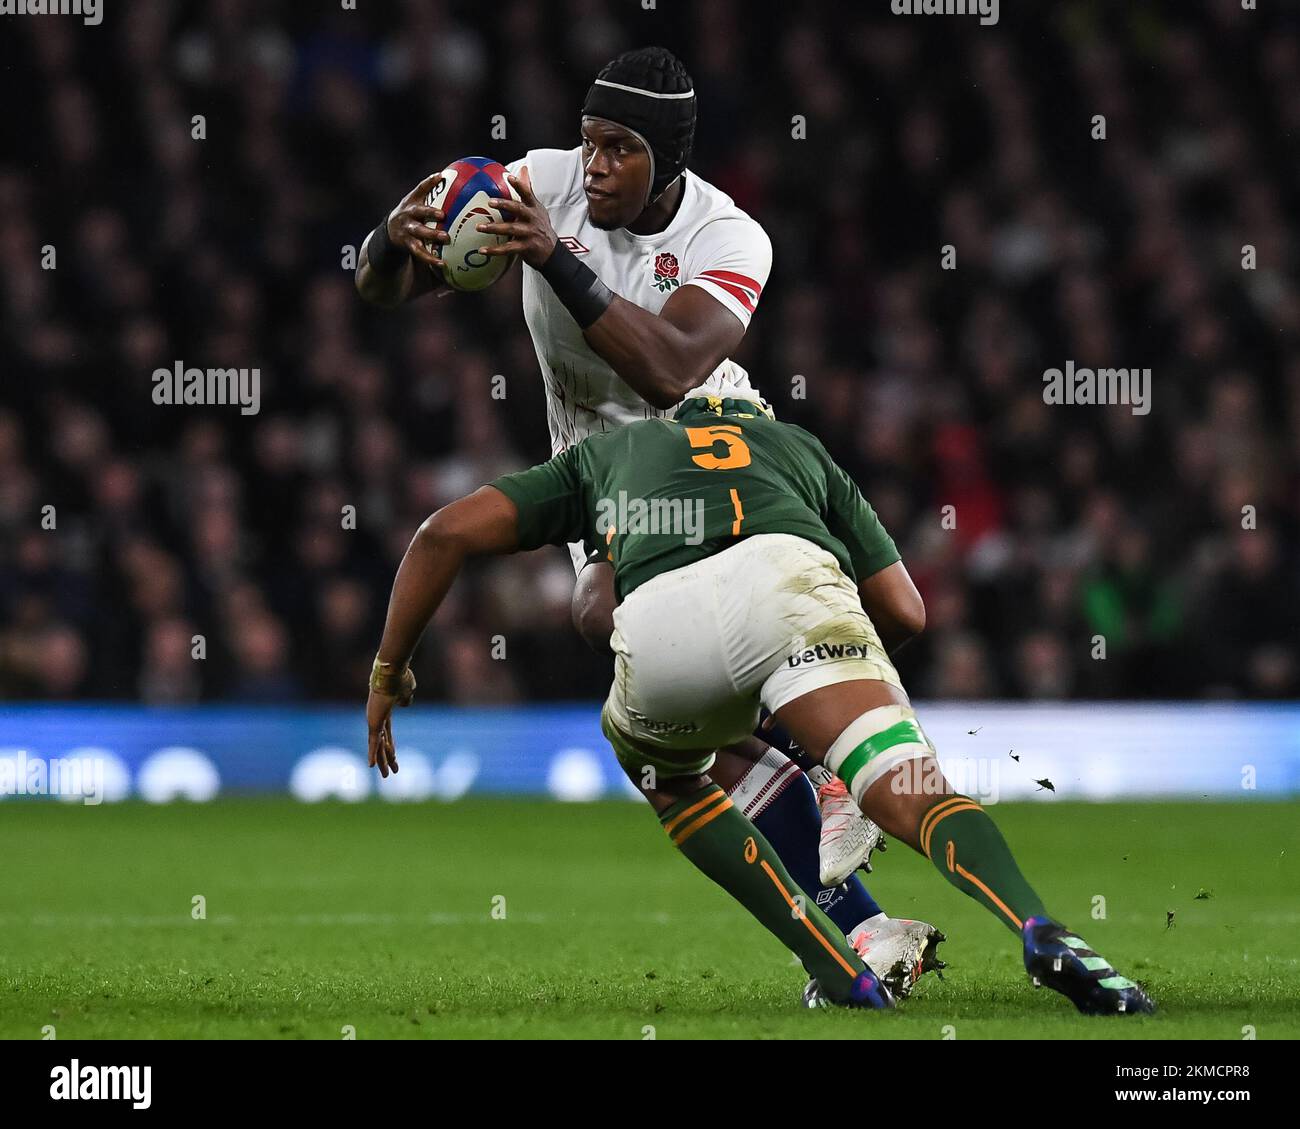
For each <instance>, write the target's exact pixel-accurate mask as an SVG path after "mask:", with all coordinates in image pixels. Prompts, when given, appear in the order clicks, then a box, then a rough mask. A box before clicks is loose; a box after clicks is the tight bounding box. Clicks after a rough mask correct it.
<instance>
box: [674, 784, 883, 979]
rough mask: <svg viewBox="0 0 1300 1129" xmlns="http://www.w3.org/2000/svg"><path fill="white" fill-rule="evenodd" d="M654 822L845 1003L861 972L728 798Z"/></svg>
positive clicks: (714, 795)
mask: <svg viewBox="0 0 1300 1129" xmlns="http://www.w3.org/2000/svg"><path fill="white" fill-rule="evenodd" d="M659 822H660V823H662V824H663V828H664V830H665V831H666V832H667V833H668V837H669V838H670V839H672V841H673V844H674V845H675V846H677V847H679V848H680V849H681V852H682V854H684V855H685V856H686V857H687V858H688V859H690V860H691V862H692V863H694V864H695V866H696V867H697V868H698V869H700V870H702V871H703V872H704V873H705V874H707V875H708V876H709V877H710V878H712V879H713V881H714V882H716V883H717V884H718V885H719V886H721V887H722V888H723V889H724V890H726V891H727V893H728V894H730V895H731V896H732V897H733V898H735V899H736V901H738V902H739V903H740V904H741V905H743V906H744V907H745V908H746V909H747V910H749V912H750V913H751V914H753V915H754V916H755V917H756V918H757V919H758V920H759V921H760V922H761V923H762V924H763V925H764V926H766V927H767V929H768V930H769V931H770V932H772V933H773V934H775V936H776V937H777V938H778V939H779V940H780V941H781V943H782V944H783V945H785V947H786V948H788V949H791V950H793V951H794V952H795V953H796V954H797V955H798V956H799V959H800V960H802V961H803V966H804V968H805V969H807V970H808V974H809V975H810V976H815V977H816V978H817V980H818V981H819V982H820V983H821V986H822V988H823V989H824V990H825V992H826V994H827V995H828V996H829V997H830V998H831V999H833V1000H835V1001H837V1002H840V1001H844V1000H847V999H849V998H850V989H851V988H852V986H853V984H854V981H855V980H856V979H857V977H858V976H859V975H860V974H861V973H862V972H863V970H864V969H865V967H866V966H865V965H864V964H863V963H862V960H861V958H860V957H859V956H858V954H857V953H856V952H854V951H853V947H852V946H851V945H850V944H849V943H848V941H846V940H845V938H844V934H843V933H841V932H840V931H839V930H838V929H837V928H836V927H835V925H834V923H833V922H832V921H831V919H830V918H828V917H827V916H826V915H825V914H824V913H823V912H822V911H821V910H820V909H819V908H818V907H817V905H816V904H815V903H813V902H812V900H811V899H810V898H808V896H807V895H806V894H804V892H803V891H802V890H801V889H800V888H799V887H798V886H796V885H795V882H794V879H792V878H791V877H790V875H789V873H788V872H787V871H786V869H785V867H784V866H783V865H782V863H781V860H780V859H779V858H778V857H777V854H776V852H775V851H774V850H773V849H772V845H771V844H770V843H769V842H768V841H767V840H766V839H765V838H764V837H763V835H762V833H761V832H760V831H759V830H758V828H756V827H755V826H754V825H753V824H752V823H750V821H749V820H748V819H746V818H745V817H744V816H743V815H741V813H740V811H739V810H738V809H737V808H736V806H735V805H734V804H733V803H732V802H731V798H730V797H729V796H728V795H727V793H726V792H724V791H723V790H722V789H721V788H719V787H718V786H717V785H716V784H710V785H708V786H707V787H704V788H701V789H700V790H699V791H698V792H694V793H692V794H691V795H689V796H687V797H686V798H685V799H682V800H678V801H677V803H675V804H673V806H672V807H670V808H669V809H668V810H667V811H664V812H661V813H660V815H659ZM796 898H798V899H799V900H798V901H796V900H795V899H796Z"/></svg>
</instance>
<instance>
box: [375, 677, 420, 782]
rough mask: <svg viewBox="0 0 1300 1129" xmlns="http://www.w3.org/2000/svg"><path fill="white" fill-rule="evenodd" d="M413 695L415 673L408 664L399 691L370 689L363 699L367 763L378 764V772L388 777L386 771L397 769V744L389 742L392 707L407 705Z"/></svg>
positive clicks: (390, 739) (391, 739)
mask: <svg viewBox="0 0 1300 1129" xmlns="http://www.w3.org/2000/svg"><path fill="white" fill-rule="evenodd" d="M414 697H415V675H414V674H412V673H411V671H410V669H409V668H408V669H407V670H406V672H405V674H404V675H403V677H402V692H401V693H400V694H381V693H380V692H379V691H378V690H371V691H370V697H369V698H367V699H366V729H367V730H368V731H369V742H368V746H369V754H370V767H371V768H378V769H379V775H380V776H382V777H384V778H385V779H387V778H388V771H389V769H392V770H393V772H396V771H397V748H396V746H394V744H393V707H394V706H409V705H410V704H411V701H412V699H413V698H414Z"/></svg>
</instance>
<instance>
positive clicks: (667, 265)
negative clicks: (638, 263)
mask: <svg viewBox="0 0 1300 1129" xmlns="http://www.w3.org/2000/svg"><path fill="white" fill-rule="evenodd" d="M681 269H682V268H681V267H680V266H678V264H677V256H676V255H674V254H673V253H672V252H671V251H663V252H661V253H660V254H658V255H656V256H655V285H656V286H657V287H659V289H660V290H671V289H673V287H674V286H680V285H681V283H680V282H679V281H678V278H677V276H678V275H679V274H680V273H681Z"/></svg>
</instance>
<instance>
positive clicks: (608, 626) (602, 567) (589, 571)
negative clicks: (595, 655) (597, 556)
mask: <svg viewBox="0 0 1300 1129" xmlns="http://www.w3.org/2000/svg"><path fill="white" fill-rule="evenodd" d="M616 603H617V600H616V598H615V596H614V570H613V569H612V568H610V567H609V565H607V564H600V563H596V564H589V565H588V566H587V567H586V568H584V569H583V570H582V572H580V573H579V574H578V583H577V584H576V585H575V586H574V589H573V603H572V605H571V611H572V614H573V626H574V628H575V629H576V630H577V632H578V634H579V635H581V636H582V638H583V639H584V640H585V641H586V643H587V646H589V647H590V648H591V649H592V650H593V651H596V652H599V653H607V652H608V651H609V650H610V645H609V637H610V636H611V635H612V634H613V633H614V607H615V605H616Z"/></svg>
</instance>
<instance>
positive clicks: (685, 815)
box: [664, 788, 727, 835]
mask: <svg viewBox="0 0 1300 1129" xmlns="http://www.w3.org/2000/svg"><path fill="white" fill-rule="evenodd" d="M726 794H727V793H726V792H724V791H723V790H722V789H721V788H719V789H717V791H714V792H710V793H709V794H708V795H707V796H705V797H704V799H702V800H701V801H700V802H699V803H697V804H692V805H691V806H690V807H688V808H687V809H686V810H685V811H681V812H678V813H677V814H676V815H675V816H673V818H672V819H671V820H670V821H669V822H668V823H665V824H664V830H665V831H666V832H668V834H669V835H671V834H672V833H673V828H674V827H677V826H679V825H680V824H681V823H682V821H683V820H687V819H690V817H691V816H693V815H694V814H695V813H696V812H697V811H699V810H700V808H707V807H708V806H709V805H710V804H716V803H717V802H718V801H719V800H720V799H723V798H724V797H725V796H726Z"/></svg>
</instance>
